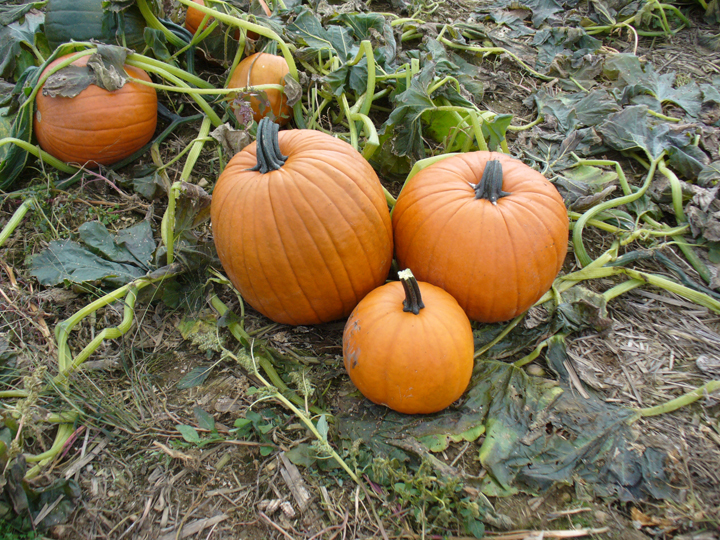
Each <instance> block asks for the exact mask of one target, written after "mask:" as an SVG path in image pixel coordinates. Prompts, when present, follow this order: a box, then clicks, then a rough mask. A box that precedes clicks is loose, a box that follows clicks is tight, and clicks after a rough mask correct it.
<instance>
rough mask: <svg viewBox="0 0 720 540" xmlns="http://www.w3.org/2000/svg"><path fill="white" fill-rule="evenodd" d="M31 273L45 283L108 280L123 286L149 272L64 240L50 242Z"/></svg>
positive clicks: (35, 259)
mask: <svg viewBox="0 0 720 540" xmlns="http://www.w3.org/2000/svg"><path fill="white" fill-rule="evenodd" d="M30 275H31V276H34V277H35V278H37V280H38V281H39V282H40V284H41V285H45V286H54V285H59V284H61V283H65V284H70V283H87V282H97V281H105V282H107V284H108V285H111V286H117V287H119V286H122V285H124V284H125V283H129V282H130V281H132V280H134V279H137V278H139V277H141V276H144V275H145V272H144V271H143V270H141V269H140V268H138V267H137V266H133V265H129V264H121V263H115V262H113V261H108V260H106V259H103V258H101V257H99V256H97V255H95V254H94V253H93V252H92V251H90V250H89V249H87V248H85V247H83V246H81V245H80V244H78V243H77V242H73V241H72V240H61V241H53V242H50V245H49V246H48V248H47V249H46V250H45V251H43V252H41V253H40V254H39V255H37V256H35V257H34V258H33V259H32V262H31V264H30Z"/></svg>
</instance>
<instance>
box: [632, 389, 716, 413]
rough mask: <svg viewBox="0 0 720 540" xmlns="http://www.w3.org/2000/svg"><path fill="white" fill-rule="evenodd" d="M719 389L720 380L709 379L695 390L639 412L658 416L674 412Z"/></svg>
mask: <svg viewBox="0 0 720 540" xmlns="http://www.w3.org/2000/svg"><path fill="white" fill-rule="evenodd" d="M718 390H720V380H715V381H709V382H707V383H705V384H704V385H702V386H701V387H700V388H696V389H695V390H692V391H690V392H688V393H687V394H684V395H682V396H680V397H677V398H675V399H672V400H670V401H668V402H666V403H663V404H662V405H655V406H654V407H646V408H644V409H639V410H638V412H639V413H640V415H641V416H643V417H648V416H658V415H660V414H665V413H669V412H673V411H676V410H678V409H680V408H681V407H685V406H686V405H690V404H691V403H695V402H696V401H697V400H699V399H700V398H702V397H704V396H707V395H709V394H712V393H713V392H717V391H718Z"/></svg>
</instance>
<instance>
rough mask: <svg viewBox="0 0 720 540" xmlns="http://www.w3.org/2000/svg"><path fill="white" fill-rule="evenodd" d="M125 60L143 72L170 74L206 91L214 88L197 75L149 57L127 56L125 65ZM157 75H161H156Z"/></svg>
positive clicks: (139, 55) (135, 54)
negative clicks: (156, 71) (157, 71)
mask: <svg viewBox="0 0 720 540" xmlns="http://www.w3.org/2000/svg"><path fill="white" fill-rule="evenodd" d="M127 60H130V61H131V62H137V64H130V65H131V66H132V65H134V66H136V67H139V68H142V69H144V70H145V71H153V72H155V70H160V71H161V72H164V73H170V74H171V75H174V76H175V77H177V78H178V79H181V80H183V81H185V82H186V83H188V84H191V85H193V86H197V87H198V88H204V89H207V90H213V89H215V87H214V86H213V85H212V84H210V83H209V82H207V81H206V80H204V79H201V78H200V77H198V76H197V75H193V74H192V73H188V72H187V71H185V70H184V69H180V68H179V67H177V66H173V65H170V64H167V63H165V62H162V61H160V60H157V59H156V58H151V57H149V56H144V55H142V54H138V53H133V54H130V55H128V57H127V58H126V59H125V61H126V63H128V62H127ZM158 75H161V73H158Z"/></svg>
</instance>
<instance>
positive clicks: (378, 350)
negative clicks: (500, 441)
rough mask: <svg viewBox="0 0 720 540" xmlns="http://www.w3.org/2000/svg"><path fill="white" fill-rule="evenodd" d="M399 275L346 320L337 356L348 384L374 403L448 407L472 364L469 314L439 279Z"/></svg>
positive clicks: (411, 410)
mask: <svg viewBox="0 0 720 540" xmlns="http://www.w3.org/2000/svg"><path fill="white" fill-rule="evenodd" d="M398 276H399V277H400V281H399V282H398V281H393V282H390V283H387V284H385V285H383V286H382V287H378V288H377V289H375V290H374V291H372V292H371V293H370V294H368V295H367V296H366V297H365V298H363V299H362V300H361V301H360V303H359V304H358V305H357V307H356V308H355V309H354V310H353V312H352V314H351V315H350V317H349V318H348V320H347V323H346V324H345V330H344V331H343V362H344V364H345V370H346V371H347V372H348V374H349V375H350V379H351V380H352V382H353V384H355V386H356V387H357V388H358V390H360V392H361V393H362V394H363V395H364V396H365V397H366V398H368V399H369V400H370V401H372V402H373V403H377V404H379V405H386V406H388V407H390V408H391V409H393V410H395V411H398V412H401V413H407V414H418V413H433V412H437V411H440V410H442V409H444V408H446V407H448V406H449V405H450V404H451V403H453V402H454V401H455V400H456V399H458V398H459V397H460V396H461V395H462V393H463V392H464V391H465V389H466V388H467V385H468V383H469V382H470V376H471V374H472V369H473V353H474V345H473V333H472V327H471V326H470V320H469V319H468V318H467V315H465V312H464V311H463V309H462V308H461V307H460V305H459V304H458V303H457V301H456V300H455V299H454V298H453V297H452V296H450V295H449V294H448V293H447V292H445V291H444V290H442V289H441V288H440V287H436V286H434V285H431V284H429V283H423V282H418V281H417V280H416V279H415V277H414V276H413V274H412V272H411V271H410V270H403V271H401V272H399V273H398Z"/></svg>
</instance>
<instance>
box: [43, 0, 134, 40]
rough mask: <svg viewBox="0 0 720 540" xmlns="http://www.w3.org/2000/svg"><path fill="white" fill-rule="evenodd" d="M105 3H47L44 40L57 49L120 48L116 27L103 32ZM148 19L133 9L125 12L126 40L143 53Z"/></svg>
mask: <svg viewBox="0 0 720 540" xmlns="http://www.w3.org/2000/svg"><path fill="white" fill-rule="evenodd" d="M102 19H103V9H102V0H48V4H47V6H46V8H45V36H46V37H47V39H48V43H49V44H50V47H52V48H53V49H55V48H56V47H57V46H58V45H60V44H62V43H68V42H69V41H90V40H91V39H95V40H98V41H101V42H103V43H109V44H112V45H118V44H119V43H118V41H117V38H116V36H115V32H116V31H117V27H116V26H114V25H113V26H112V27H111V28H108V29H106V30H105V31H103V27H102ZM144 30H145V19H144V18H143V16H142V15H141V14H140V11H139V10H138V9H137V8H135V7H131V8H129V9H127V10H125V40H126V42H127V46H128V47H130V48H131V49H134V50H140V51H141V50H142V49H143V47H144V46H145V38H144V36H143V32H144Z"/></svg>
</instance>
